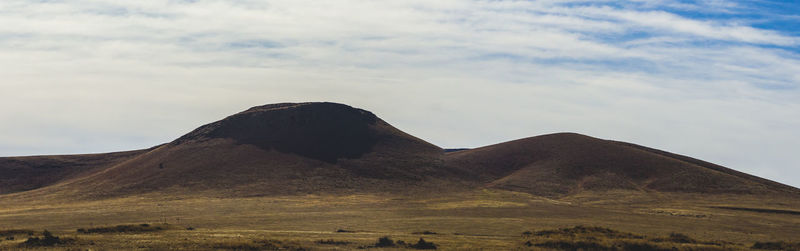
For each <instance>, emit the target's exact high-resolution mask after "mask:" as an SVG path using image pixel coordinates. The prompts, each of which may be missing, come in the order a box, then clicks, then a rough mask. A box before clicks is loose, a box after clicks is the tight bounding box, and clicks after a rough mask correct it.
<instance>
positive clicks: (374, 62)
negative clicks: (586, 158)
mask: <svg viewBox="0 0 800 251" xmlns="http://www.w3.org/2000/svg"><path fill="white" fill-rule="evenodd" d="M681 2H682V1H629V2H623V3H621V4H620V2H618V1H606V2H602V1H571V2H567V1H460V0H458V1H456V0H444V1H391V2H380V1H360V0H339V1H324V2H318V1H211V0H208V1H203V0H201V1H178V0H174V1H160V0H142V1H128V2H119V1H105V0H81V1H48V2H32V1H23V0H9V1H2V2H0V23H2V24H4V25H0V76H2V78H3V81H2V82H1V83H0V90H2V91H0V107H2V109H0V120H2V121H4V123H2V124H0V131H2V132H3V133H2V134H0V142H2V143H0V155H18V154H47V153H79V152H98V151H112V150H127V149H132V148H144V147H149V146H151V145H155V144H158V143H163V142H166V141H169V140H171V139H174V138H176V137H178V136H180V135H181V134H183V133H185V132H187V131H189V130H191V129H193V128H194V127H196V126H199V125H200V124H202V123H207V122H211V121H213V120H216V119H219V118H222V117H224V116H226V115H228V114H231V113H234V112H237V111H240V110H243V109H246V108H248V107H250V106H255V105H259V104H263V103H272V102H285V101H308V100H329V101H337V102H343V103H348V104H351V105H354V106H357V107H362V108H365V109H369V110H372V111H374V112H376V113H377V114H378V115H379V116H381V117H383V118H384V119H386V120H387V121H389V122H390V123H393V124H394V125H396V126H398V127H399V128H400V129H403V130H406V131H408V132H409V133H411V134H414V135H418V136H420V137H422V138H424V139H426V140H429V141H431V142H433V143H435V144H438V145H440V146H444V147H474V146H480V145H485V144H491V143H498V142H501V141H505V140H511V139H516V138H520V137H527V136H533V135H538V134H543V133H549V132H558V131H575V132H581V133H586V134H589V135H594V136H598V137H603V138H613V139H620V140H627V141H631V142H634V143H639V144H643V145H648V146H653V147H658V148H662V149H665V150H671V151H675V152H678V153H682V154H687V155H691V156H695V157H699V158H702V159H706V160H710V161H713V162H718V163H721V164H725V165H727V166H730V167H733V168H736V169H739V170H742V171H746V172H750V173H754V174H758V175H764V176H766V177H768V178H772V179H777V180H779V181H783V182H787V183H790V184H793V185H795V186H799V185H800V180H797V179H792V178H791V177H800V176H798V175H797V174H798V173H797V171H796V170H795V169H794V167H795V166H798V165H800V161H798V160H796V158H795V156H794V154H795V153H793V152H792V151H791V149H798V148H799V147H800V145H798V143H797V142H800V133H798V132H797V130H796V129H794V128H798V127H800V119H798V118H800V95H799V94H800V92H799V91H798V89H797V88H798V83H800V74H798V72H800V56H799V55H797V54H795V53H794V52H792V51H791V50H789V49H786V48H787V47H789V48H790V47H796V46H797V44H798V41H799V40H798V37H795V36H792V35H787V34H783V33H780V32H777V31H771V30H764V29H758V28H754V27H750V26H748V25H747V24H746V23H743V22H738V21H737V20H735V19H725V20H698V19H692V18H688V17H683V16H680V15H677V14H672V13H670V12H668V10H669V9H662V7H665V6H666V7H667V8H675V9H682V10H692V11H694V10H696V11H702V10H704V8H709V6H716V7H720V9H719V11H732V10H736V9H737V8H741V7H740V6H736V5H733V4H731V3H730V2H728V1H700V2H697V3H694V4H682V3H681ZM610 4H619V5H618V6H621V7H612V5H610ZM781 48H783V49H781Z"/></svg>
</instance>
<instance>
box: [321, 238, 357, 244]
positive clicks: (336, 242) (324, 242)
mask: <svg viewBox="0 0 800 251" xmlns="http://www.w3.org/2000/svg"><path fill="white" fill-rule="evenodd" d="M317 244H324V245H347V244H350V242H347V241H336V240H333V239H327V240H318V241H317Z"/></svg>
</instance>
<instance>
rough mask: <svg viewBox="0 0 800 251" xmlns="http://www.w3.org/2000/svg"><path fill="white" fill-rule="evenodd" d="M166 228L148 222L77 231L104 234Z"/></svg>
mask: <svg viewBox="0 0 800 251" xmlns="http://www.w3.org/2000/svg"><path fill="white" fill-rule="evenodd" d="M161 230H166V227H163V226H152V225H150V224H139V225H117V226H113V227H96V228H89V229H85V228H79V229H78V233H82V234H105V233H145V232H156V231H161Z"/></svg>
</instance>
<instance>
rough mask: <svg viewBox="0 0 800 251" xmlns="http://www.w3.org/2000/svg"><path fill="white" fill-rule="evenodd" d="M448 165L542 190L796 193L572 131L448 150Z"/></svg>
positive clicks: (499, 182)
mask: <svg viewBox="0 0 800 251" xmlns="http://www.w3.org/2000/svg"><path fill="white" fill-rule="evenodd" d="M445 159H446V163H447V165H448V166H450V167H454V168H460V169H462V170H465V171H466V172H468V173H469V174H471V175H472V176H474V177H476V178H477V179H478V180H480V181H481V182H484V183H486V184H487V186H488V187H492V188H500V189H506V190H513V191H521V192H527V193H531V194H536V195H543V196H563V195H568V194H574V193H578V192H581V191H587V190H588V191H608V190H638V191H643V192H684V193H703V194H717V193H733V194H761V193H794V194H797V193H798V189H796V188H793V187H790V186H786V185H783V184H780V183H777V182H773V181H769V180H765V179H762V178H758V177H755V176H752V175H748V174H744V173H741V172H738V171H735V170H732V169H729V168H725V167H722V166H719V165H714V164H711V163H708V162H704V161H700V160H696V159H692V158H689V157H686V156H681V155H677V154H672V153H668V152H664V151H660V150H656V149H651V148H646V147H642V146H638V145H634V144H630V143H625V142H618V141H610V140H601V139H597V138H592V137H589V136H585V135H580V134H575V133H557V134H550V135H542V136H537V137H531V138H526V139H520V140H515V141H510V142H506V143H501V144H496V145H491V146H486V147H481V148H477V149H472V150H463V151H457V152H452V153H448V154H447V155H446V157H445Z"/></svg>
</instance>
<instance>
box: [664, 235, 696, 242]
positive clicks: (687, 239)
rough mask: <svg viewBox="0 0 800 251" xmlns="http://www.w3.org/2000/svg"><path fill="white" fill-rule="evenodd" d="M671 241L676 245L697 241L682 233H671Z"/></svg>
mask: <svg viewBox="0 0 800 251" xmlns="http://www.w3.org/2000/svg"><path fill="white" fill-rule="evenodd" d="M669 240H671V241H672V242H676V243H695V242H697V241H696V240H694V239H692V238H691V237H689V236H688V235H685V234H682V233H670V234H669Z"/></svg>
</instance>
